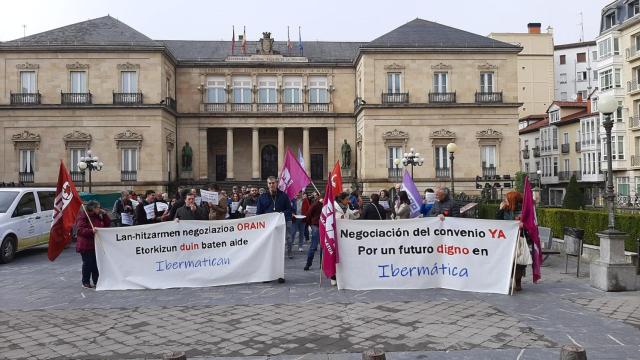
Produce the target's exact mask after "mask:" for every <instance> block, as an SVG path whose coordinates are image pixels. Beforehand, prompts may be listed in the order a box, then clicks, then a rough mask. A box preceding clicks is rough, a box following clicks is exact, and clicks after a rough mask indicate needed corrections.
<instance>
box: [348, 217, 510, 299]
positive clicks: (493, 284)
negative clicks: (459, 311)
mask: <svg viewBox="0 0 640 360" xmlns="http://www.w3.org/2000/svg"><path fill="white" fill-rule="evenodd" d="M337 225H338V226H337V243H338V253H339V254H340V262H339V263H338V264H337V280H338V288H339V289H353V290H370V289H426V288H445V289H452V290H462V291H474V292H485V293H498V294H508V293H509V284H510V279H511V267H512V264H513V259H514V254H515V248H516V239H517V237H518V222H517V221H506V220H477V219H460V218H453V217H448V218H446V219H444V221H441V220H440V219H438V218H418V219H407V220H397V221H353V220H342V219H338V220H337Z"/></svg>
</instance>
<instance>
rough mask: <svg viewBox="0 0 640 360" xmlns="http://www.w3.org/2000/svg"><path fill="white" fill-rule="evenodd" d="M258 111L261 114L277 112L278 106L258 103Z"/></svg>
mask: <svg viewBox="0 0 640 360" xmlns="http://www.w3.org/2000/svg"><path fill="white" fill-rule="evenodd" d="M258 111H262V112H277V111H278V104H276V103H258Z"/></svg>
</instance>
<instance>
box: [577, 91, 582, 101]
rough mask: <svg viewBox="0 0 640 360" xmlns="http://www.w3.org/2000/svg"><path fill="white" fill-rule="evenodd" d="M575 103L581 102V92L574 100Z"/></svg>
mask: <svg viewBox="0 0 640 360" xmlns="http://www.w3.org/2000/svg"><path fill="white" fill-rule="evenodd" d="M576 101H577V102H582V93H581V92H579V93H578V97H577V98H576Z"/></svg>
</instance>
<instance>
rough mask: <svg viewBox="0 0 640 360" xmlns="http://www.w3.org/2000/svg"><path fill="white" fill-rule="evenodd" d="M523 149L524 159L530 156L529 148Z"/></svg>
mask: <svg viewBox="0 0 640 360" xmlns="http://www.w3.org/2000/svg"><path fill="white" fill-rule="evenodd" d="M521 151H522V158H523V159H528V158H529V154H530V153H529V149H523V150H521Z"/></svg>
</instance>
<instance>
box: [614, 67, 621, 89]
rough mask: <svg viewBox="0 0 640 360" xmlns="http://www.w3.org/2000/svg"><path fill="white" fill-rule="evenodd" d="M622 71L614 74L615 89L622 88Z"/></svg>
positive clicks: (616, 70)
mask: <svg viewBox="0 0 640 360" xmlns="http://www.w3.org/2000/svg"><path fill="white" fill-rule="evenodd" d="M620 71H621V69H615V73H614V81H615V84H614V85H615V87H617V88H619V87H621V86H622V82H621V81H620Z"/></svg>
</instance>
